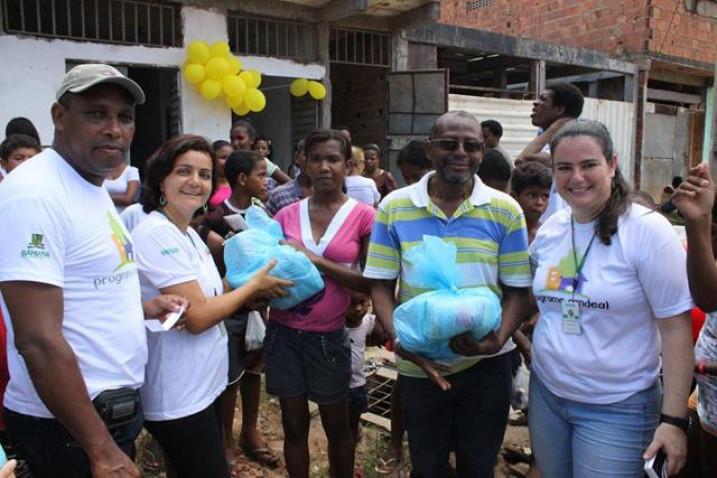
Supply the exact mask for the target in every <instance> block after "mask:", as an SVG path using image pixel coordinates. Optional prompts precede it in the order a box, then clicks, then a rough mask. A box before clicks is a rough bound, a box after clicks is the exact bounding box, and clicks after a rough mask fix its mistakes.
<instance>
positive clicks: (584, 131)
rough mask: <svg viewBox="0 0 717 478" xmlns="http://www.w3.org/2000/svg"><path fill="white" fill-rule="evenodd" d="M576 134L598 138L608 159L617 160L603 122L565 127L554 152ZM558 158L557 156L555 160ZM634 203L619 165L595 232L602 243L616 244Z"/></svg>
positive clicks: (552, 148) (572, 123) (581, 122)
mask: <svg viewBox="0 0 717 478" xmlns="http://www.w3.org/2000/svg"><path fill="white" fill-rule="evenodd" d="M575 136H588V137H590V138H592V139H594V140H595V141H596V142H597V143H598V145H600V149H601V150H602V154H603V156H605V160H606V161H608V162H610V161H612V159H613V154H614V149H613V144H612V138H611V137H610V132H609V131H608V130H607V127H606V126H605V125H604V124H602V123H601V122H599V121H593V120H573V121H570V122H569V123H567V124H566V125H565V126H563V127H562V128H561V129H560V131H558V132H557V134H556V135H555V136H553V139H552V140H550V151H551V154H553V155H554V154H555V150H556V149H557V148H558V145H559V144H560V142H561V141H562V140H563V139H565V138H572V137H575ZM554 159H555V158H553V160H554ZM629 206H630V185H629V184H627V181H625V178H624V177H623V175H622V173H621V172H620V167H619V166H618V165H616V166H615V177H613V178H612V185H611V187H610V197H609V198H608V200H607V202H606V203H605V206H604V207H603V208H602V211H600V213H599V214H598V216H597V221H596V223H595V233H596V234H597V236H598V238H599V239H600V242H602V243H603V244H605V245H606V246H609V245H610V244H611V243H612V239H611V238H612V236H613V235H614V234H615V233H616V232H617V221H618V219H619V218H620V216H622V215H623V214H624V213H625V211H627V209H628V207H629Z"/></svg>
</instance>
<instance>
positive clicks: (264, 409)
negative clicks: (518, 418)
mask: <svg viewBox="0 0 717 478" xmlns="http://www.w3.org/2000/svg"><path fill="white" fill-rule="evenodd" d="M236 417H237V420H236V421H235V423H234V432H235V436H238V434H239V430H240V428H241V423H240V421H239V420H240V418H241V412H240V410H239V405H237V412H236ZM259 427H260V429H261V431H262V433H263V434H264V437H265V439H266V440H267V442H268V443H269V446H270V447H271V448H272V449H274V450H277V451H281V450H282V446H283V431H282V429H281V415H280V409H279V403H278V401H276V400H275V399H270V398H269V397H267V396H264V397H262V406H261V412H260V418H259ZM146 440H147V439H146V437H144V436H143V437H141V439H140V441H141V442H146ZM528 442H529V440H528V429H527V427H526V426H509V427H508V429H507V431H506V436H505V440H504V445H517V446H521V447H524V446H529V443H528ZM387 444H388V432H387V431H386V430H384V429H383V428H381V427H378V426H374V425H371V424H367V423H364V424H363V436H362V440H361V443H360V444H359V447H358V449H357V453H356V464H357V466H360V467H361V470H362V473H361V477H362V478H374V477H380V476H390V477H392V478H404V477H408V476H409V466H408V465H405V466H404V468H403V469H401V470H399V471H398V472H397V473H394V474H392V475H380V474H379V473H378V472H376V470H375V466H376V464H377V461H378V459H379V457H381V456H382V454H383V452H384V450H385V448H386V446H387ZM309 447H310V450H311V476H312V477H315V478H323V477H328V457H327V446H326V438H325V436H324V432H323V429H322V428H321V420H320V418H319V416H318V414H317V413H314V414H312V420H311V431H310V433H309ZM405 448H406V454H405V456H406V457H407V455H408V451H407V446H406V447H405ZM138 461H139V463H140V465H142V462H143V458H142V453H141V452H140V456H139V457H138ZM518 466H519V467H520V466H523V470H525V469H527V467H526V466H524V465H518ZM232 471H233V473H232V474H233V476H235V477H238V478H278V477H285V476H286V469H285V468H284V466H283V461H282V463H281V465H280V466H279V467H278V468H276V469H274V470H270V469H267V468H264V467H262V466H260V465H258V464H256V463H254V462H252V461H250V460H249V459H248V458H247V457H246V456H245V455H244V454H243V453H242V452H241V451H239V452H238V458H237V460H236V462H235V463H234V467H233V470H232ZM145 476H146V477H152V478H160V477H165V476H166V475H165V474H164V473H163V472H161V471H157V470H151V469H147V468H146V467H145ZM519 476H522V475H520V474H515V473H511V472H510V470H509V469H508V464H507V463H505V461H504V460H503V458H502V457H501V456H499V457H498V463H497V466H496V478H510V477H519Z"/></svg>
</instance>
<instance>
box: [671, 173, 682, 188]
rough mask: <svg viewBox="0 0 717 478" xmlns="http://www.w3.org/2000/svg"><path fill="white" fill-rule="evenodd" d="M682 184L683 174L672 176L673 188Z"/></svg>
mask: <svg viewBox="0 0 717 478" xmlns="http://www.w3.org/2000/svg"><path fill="white" fill-rule="evenodd" d="M680 184H682V176H675V177H673V178H672V189H677V188H678V187H679V186H680Z"/></svg>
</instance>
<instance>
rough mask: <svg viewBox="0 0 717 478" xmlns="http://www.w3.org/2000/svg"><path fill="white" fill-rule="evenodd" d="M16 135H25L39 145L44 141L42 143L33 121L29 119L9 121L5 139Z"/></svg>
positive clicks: (20, 118) (19, 118)
mask: <svg viewBox="0 0 717 478" xmlns="http://www.w3.org/2000/svg"><path fill="white" fill-rule="evenodd" d="M14 134H24V135H25V136H29V137H31V138H32V139H34V140H35V141H37V143H38V144H42V141H40V134H39V133H38V132H37V128H35V125H34V124H32V121H30V120H29V119H27V118H23V117H22V116H18V117H17V118H13V119H11V120H10V121H8V123H7V126H5V137H8V136H12V135H14Z"/></svg>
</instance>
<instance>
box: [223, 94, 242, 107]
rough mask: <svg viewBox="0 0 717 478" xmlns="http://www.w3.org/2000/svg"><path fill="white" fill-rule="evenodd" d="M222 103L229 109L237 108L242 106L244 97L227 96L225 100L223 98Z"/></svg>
mask: <svg viewBox="0 0 717 478" xmlns="http://www.w3.org/2000/svg"><path fill="white" fill-rule="evenodd" d="M224 101H225V102H226V104H227V106H229V107H230V108H238V107H239V106H241V105H243V104H244V95H241V96H227V97H226V98H224Z"/></svg>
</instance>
